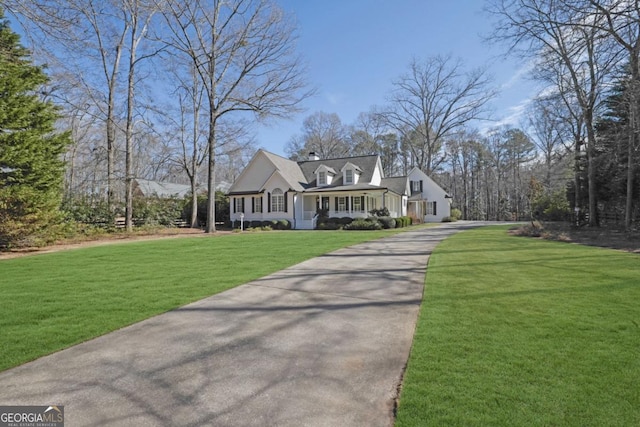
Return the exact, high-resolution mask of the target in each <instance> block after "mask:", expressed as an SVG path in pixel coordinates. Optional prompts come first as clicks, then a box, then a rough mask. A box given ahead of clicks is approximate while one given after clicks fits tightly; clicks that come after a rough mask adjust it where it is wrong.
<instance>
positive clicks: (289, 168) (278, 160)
mask: <svg viewBox="0 0 640 427" xmlns="http://www.w3.org/2000/svg"><path fill="white" fill-rule="evenodd" d="M263 152H264V154H265V155H266V156H267V157H268V158H269V160H271V162H272V163H273V164H274V165H275V166H276V168H277V169H278V171H280V174H281V175H282V177H283V178H284V179H285V180H286V181H287V182H288V183H289V185H290V186H291V189H292V190H296V191H303V190H304V188H305V187H306V186H307V179H306V177H305V176H304V174H303V173H302V171H301V170H300V167H299V166H298V163H296V162H294V161H293V160H289V159H285V158H284V157H280V156H278V155H277V154H273V153H269V152H268V151H264V150H263Z"/></svg>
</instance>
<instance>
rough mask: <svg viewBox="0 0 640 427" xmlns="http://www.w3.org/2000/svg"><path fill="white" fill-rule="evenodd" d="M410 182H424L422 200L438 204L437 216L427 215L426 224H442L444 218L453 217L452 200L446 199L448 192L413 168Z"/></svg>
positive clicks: (425, 217)
mask: <svg viewBox="0 0 640 427" xmlns="http://www.w3.org/2000/svg"><path fill="white" fill-rule="evenodd" d="M409 181H422V198H423V199H424V200H427V201H429V202H436V214H435V215H425V216H424V221H425V222H441V221H442V219H443V218H444V217H447V216H449V215H451V205H450V200H451V199H449V198H447V197H446V196H447V192H446V191H444V190H443V189H442V187H440V186H439V185H438V184H436V183H435V182H434V181H433V180H432V179H431V178H429V176H427V174H425V173H424V172H422V171H421V170H420V169H418V168H413V169H412V170H411V172H409Z"/></svg>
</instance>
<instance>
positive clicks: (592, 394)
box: [396, 227, 640, 427]
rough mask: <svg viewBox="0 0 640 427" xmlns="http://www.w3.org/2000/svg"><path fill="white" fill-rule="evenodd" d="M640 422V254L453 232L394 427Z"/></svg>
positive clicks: (439, 261) (436, 272)
mask: <svg viewBox="0 0 640 427" xmlns="http://www.w3.org/2000/svg"><path fill="white" fill-rule="evenodd" d="M472 425H487V426H489V425H490V426H638V425H640V256H638V255H636V254H629V253H623V252H618V251H614V250H610V249H601V248H594V247H585V246H578V245H572V244H567V243H560V242H548V241H540V240H534V239H528V238H524V237H513V236H509V235H508V234H507V233H506V228H504V227H490V228H482V229H478V230H473V231H468V232H464V233H460V234H458V235H455V236H453V237H451V238H449V239H447V240H446V241H444V242H443V243H441V244H440V245H439V246H438V247H437V248H436V250H435V252H434V254H433V255H432V257H431V260H430V262H429V268H428V272H427V278H426V287H425V294H424V300H423V303H422V307H421V313H420V318H419V321H418V326H417V330H416V334H415V338H414V343H413V349H412V352H411V356H410V360H409V364H408V368H407V371H406V374H405V381H404V384H403V388H402V392H401V397H400V402H399V408H398V417H397V422H396V426H397V427H405V426H472Z"/></svg>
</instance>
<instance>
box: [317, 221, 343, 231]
mask: <svg viewBox="0 0 640 427" xmlns="http://www.w3.org/2000/svg"><path fill="white" fill-rule="evenodd" d="M341 229H342V226H341V225H340V224H337V223H335V222H323V223H320V224H317V225H316V230H341Z"/></svg>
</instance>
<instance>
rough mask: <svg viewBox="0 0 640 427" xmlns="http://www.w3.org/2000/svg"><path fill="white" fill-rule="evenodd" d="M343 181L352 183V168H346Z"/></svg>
mask: <svg viewBox="0 0 640 427" xmlns="http://www.w3.org/2000/svg"><path fill="white" fill-rule="evenodd" d="M344 183H345V184H353V169H347V170H346V171H345V173H344Z"/></svg>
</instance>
